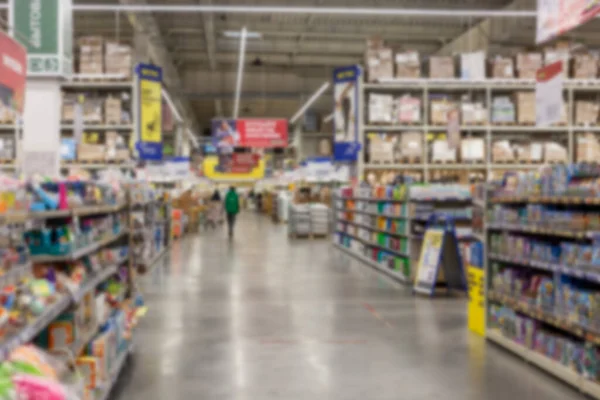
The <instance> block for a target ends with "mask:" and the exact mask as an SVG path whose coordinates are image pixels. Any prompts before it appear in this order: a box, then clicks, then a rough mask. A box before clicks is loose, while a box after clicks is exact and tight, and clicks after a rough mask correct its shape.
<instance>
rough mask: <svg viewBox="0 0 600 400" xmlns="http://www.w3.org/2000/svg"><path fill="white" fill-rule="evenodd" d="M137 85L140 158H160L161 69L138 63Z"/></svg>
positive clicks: (161, 149) (161, 152)
mask: <svg viewBox="0 0 600 400" xmlns="http://www.w3.org/2000/svg"><path fill="white" fill-rule="evenodd" d="M136 73H137V79H138V85H139V86H138V87H139V90H138V92H139V102H138V104H139V115H140V123H139V142H138V146H137V147H138V148H137V150H138V152H139V155H140V159H142V160H161V159H162V156H163V147H162V69H161V68H160V67H157V66H155V65H147V64H139V65H138V66H137V68H136Z"/></svg>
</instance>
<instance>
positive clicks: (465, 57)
mask: <svg viewBox="0 0 600 400" xmlns="http://www.w3.org/2000/svg"><path fill="white" fill-rule="evenodd" d="M460 78H461V79H468V80H483V79H485V53H484V52H483V51H477V52H474V53H463V54H461V55H460Z"/></svg>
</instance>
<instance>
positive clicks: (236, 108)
mask: <svg viewBox="0 0 600 400" xmlns="http://www.w3.org/2000/svg"><path fill="white" fill-rule="evenodd" d="M246 33H247V31H246V27H243V28H242V35H241V38H240V57H239V60H238V72H237V80H236V82H235V97H234V99H233V119H237V117H238V113H239V110H240V94H241V92H242V78H243V76H244V59H245V58H246Z"/></svg>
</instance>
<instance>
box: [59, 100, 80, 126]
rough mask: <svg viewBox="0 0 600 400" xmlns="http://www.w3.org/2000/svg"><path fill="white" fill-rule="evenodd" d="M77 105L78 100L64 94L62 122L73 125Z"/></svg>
mask: <svg viewBox="0 0 600 400" xmlns="http://www.w3.org/2000/svg"><path fill="white" fill-rule="evenodd" d="M75 104H77V99H76V98H75V97H74V96H69V95H66V94H64V93H63V95H62V115H61V120H62V121H63V122H65V123H71V122H73V120H75Z"/></svg>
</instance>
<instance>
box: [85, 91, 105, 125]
mask: <svg viewBox="0 0 600 400" xmlns="http://www.w3.org/2000/svg"><path fill="white" fill-rule="evenodd" d="M103 105H104V104H103V101H102V99H99V98H93V97H86V98H85V100H84V102H83V121H84V122H85V123H87V124H101V123H102V114H103V113H102V109H103Z"/></svg>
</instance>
